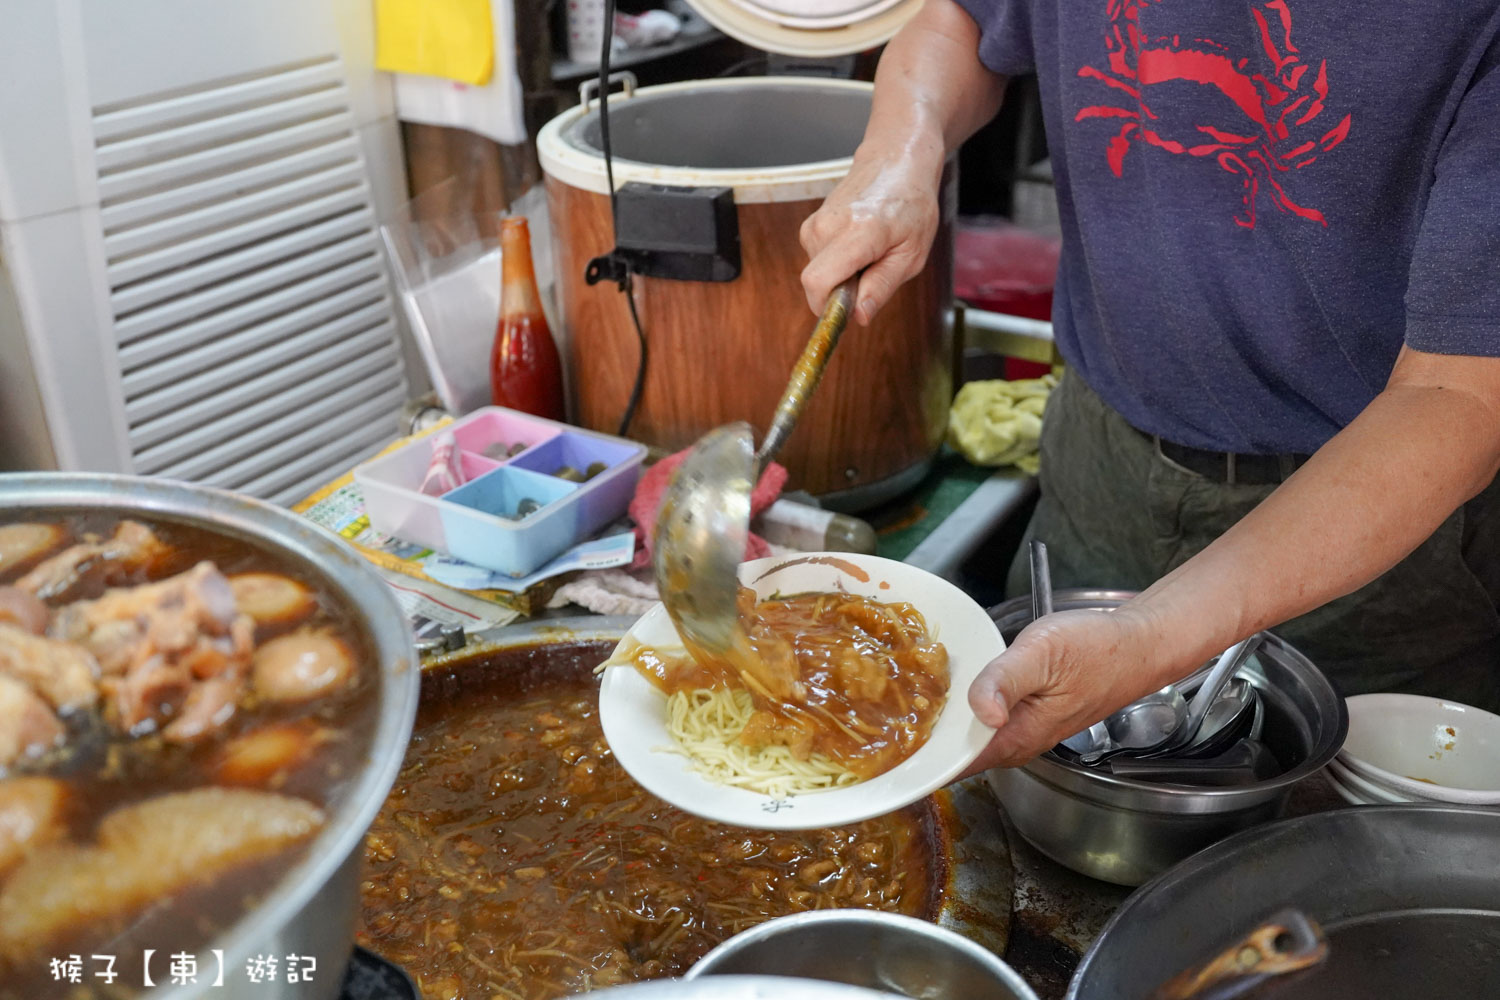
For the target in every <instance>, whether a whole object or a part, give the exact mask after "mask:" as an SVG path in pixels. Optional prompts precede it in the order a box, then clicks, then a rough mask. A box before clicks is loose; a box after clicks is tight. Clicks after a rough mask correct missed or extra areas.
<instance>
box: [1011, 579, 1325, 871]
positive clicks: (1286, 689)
mask: <svg viewBox="0 0 1500 1000" xmlns="http://www.w3.org/2000/svg"><path fill="white" fill-rule="evenodd" d="M1131 596H1133V595H1131V594H1129V593H1126V592H1123V591H1103V590H1062V591H1058V592H1057V594H1055V595H1054V598H1053V607H1054V608H1055V609H1056V610H1058V611H1065V610H1071V609H1077V608H1098V609H1110V608H1115V607H1118V606H1119V605H1121V604H1123V603H1125V601H1127V600H1129V599H1130V597H1131ZM990 616H991V617H992V618H994V619H995V624H996V625H997V626H998V627H999V629H1000V634H1001V635H1002V636H1005V638H1006V640H1007V641H1009V640H1010V639H1011V638H1013V637H1014V636H1015V635H1016V633H1017V632H1019V631H1020V630H1021V629H1022V628H1023V627H1024V626H1025V625H1026V624H1027V623H1028V622H1029V621H1030V620H1031V605H1030V599H1029V598H1027V599H1024V600H1021V601H1009V602H1007V603H1005V604H1002V605H1000V606H999V607H997V608H995V609H993V610H992V611H991V612H990ZM1240 676H1243V677H1246V678H1247V679H1249V681H1250V682H1251V683H1252V684H1253V685H1255V687H1256V689H1257V690H1258V691H1259V692H1260V695H1261V699H1262V701H1263V703H1264V704H1265V707H1266V723H1265V734H1264V736H1263V740H1264V742H1265V743H1266V744H1267V745H1268V746H1269V747H1270V748H1271V751H1272V752H1273V753H1275V754H1276V756H1277V758H1278V759H1279V760H1280V761H1281V764H1282V766H1283V767H1284V768H1285V770H1284V771H1283V773H1282V774H1280V775H1278V776H1277V777H1275V778H1271V779H1268V780H1266V781H1261V782H1257V783H1255V784H1253V785H1244V786H1240V787H1231V788H1190V787H1187V786H1181V785H1161V784H1152V783H1150V782H1146V781H1139V780H1136V779H1132V778H1122V777H1117V776H1115V775H1113V774H1110V773H1109V772H1108V771H1107V770H1105V769H1090V768H1084V767H1079V766H1075V765H1071V764H1067V763H1065V762H1063V761H1062V760H1060V759H1059V758H1057V757H1056V756H1055V755H1053V754H1051V753H1045V754H1043V755H1042V756H1040V757H1038V758H1036V759H1035V760H1033V761H1031V762H1030V763H1028V764H1026V765H1025V766H1023V767H1018V768H995V769H994V770H992V771H989V772H987V774H986V777H987V778H988V780H989V783H990V787H992V788H993V789H994V790H995V794H996V795H997V796H998V797H999V798H1000V801H1001V803H1002V804H1003V805H1004V807H1005V811H1006V813H1007V814H1008V815H1009V816H1010V818H1011V821H1012V822H1013V823H1015V825H1016V829H1017V830H1018V831H1020V833H1021V835H1022V836H1023V837H1025V838H1026V839H1027V840H1029V841H1030V842H1031V843H1032V844H1033V845H1034V846H1035V847H1036V848H1037V849H1038V850H1039V851H1041V852H1042V853H1043V854H1046V855H1047V856H1049V857H1051V858H1052V859H1053V860H1055V861H1058V862H1060V863H1061V864H1064V865H1067V866H1068V867H1069V868H1072V869H1073V870H1074V871H1078V872H1082V873H1083V874H1085V875H1090V876H1092V877H1094V878H1098V879H1103V880H1104V881H1106V882H1115V883H1118V884H1120V885H1140V884H1141V883H1142V882H1145V881H1146V880H1147V879H1149V878H1151V877H1152V876H1154V875H1156V874H1157V873H1158V872H1160V871H1163V870H1164V869H1166V868H1168V867H1170V866H1171V865H1173V864H1176V863H1177V862H1178V861H1181V860H1182V859H1183V858H1185V857H1187V856H1188V855H1190V854H1193V853H1195V852H1197V851H1199V850H1202V849H1203V848H1205V847H1207V846H1208V845H1210V844H1212V843H1215V842H1216V841H1219V840H1222V839H1223V838H1225V837H1227V836H1229V835H1230V834H1233V833H1237V832H1239V831H1240V830H1244V829H1246V828H1248V827H1252V826H1256V825H1258V824H1261V823H1265V822H1267V821H1269V820H1272V819H1275V818H1276V817H1277V816H1278V815H1280V813H1281V809H1282V806H1283V805H1284V804H1285V802H1286V799H1287V796H1288V795H1290V794H1291V790H1292V786H1294V785H1296V784H1297V783H1298V782H1300V781H1302V780H1304V779H1306V778H1308V777H1310V776H1311V775H1313V774H1315V773H1317V772H1318V771H1320V770H1321V769H1322V768H1323V766H1324V765H1326V764H1327V763H1328V762H1329V761H1330V760H1331V759H1333V756H1334V755H1335V754H1336V753H1338V750H1339V747H1341V746H1342V745H1343V743H1344V736H1345V734H1346V733H1347V732H1348V729H1349V713H1348V710H1347V709H1346V708H1345V707H1344V700H1343V699H1342V698H1340V697H1339V696H1338V693H1337V692H1336V691H1335V690H1334V689H1333V685H1332V684H1330V683H1329V682H1328V679H1327V678H1326V677H1324V676H1323V674H1322V672H1320V671H1319V670H1318V668H1317V667H1316V666H1314V665H1313V663H1312V661H1310V660H1309V659H1308V658H1307V657H1305V656H1303V655H1302V654H1301V653H1299V652H1297V650H1295V649H1293V648H1292V647H1291V646H1289V645H1287V644H1286V643H1285V642H1283V641H1282V640H1281V639H1279V638H1277V637H1276V636H1274V635H1269V634H1268V635H1267V636H1266V640H1265V644H1264V645H1263V646H1262V647H1261V649H1260V651H1259V652H1258V653H1257V654H1256V655H1255V656H1254V657H1253V658H1252V659H1251V660H1250V662H1249V663H1248V664H1247V665H1246V666H1245V667H1243V668H1241V674H1240Z"/></svg>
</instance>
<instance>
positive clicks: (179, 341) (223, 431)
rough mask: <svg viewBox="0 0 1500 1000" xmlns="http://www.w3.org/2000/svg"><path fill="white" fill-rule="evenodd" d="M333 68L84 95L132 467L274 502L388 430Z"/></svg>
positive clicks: (356, 151) (387, 400) (361, 221)
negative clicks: (88, 101)
mask: <svg viewBox="0 0 1500 1000" xmlns="http://www.w3.org/2000/svg"><path fill="white" fill-rule="evenodd" d="M341 73H342V69H341V64H340V62H339V61H338V60H337V59H336V58H332V57H330V58H328V59H323V60H318V61H315V62H310V63H304V64H299V65H296V66H289V67H284V68H281V69H278V70H275V71H271V72H266V73H261V74H257V75H255V76H253V77H245V78H237V79H233V80H222V81H218V82H215V83H212V84H209V85H207V86H203V87H197V88H194V89H192V90H190V91H180V92H174V93H171V94H164V95H157V96H154V97H152V98H149V99H145V100H140V101H133V102H131V103H130V104H128V105H114V106H107V107H100V108H96V109H94V118H93V122H94V142H95V158H96V162H97V169H98V178H99V190H100V198H101V219H102V224H103V227H104V248H105V257H106V266H107V274H108V278H109V285H110V304H111V308H112V311H113V314H114V320H115V336H116V342H117V344H118V348H119V358H120V366H121V378H122V383H123V386H124V393H125V409H126V415H127V419H128V421H129V431H130V444H131V450H132V455H133V463H134V467H135V470H136V471H137V472H140V473H143V474H149V475H161V476H169V477H172V478H177V479H187V480H192V481H196V482H202V483H208V484H211V485H215V486H222V487H226V488H228V489H234V490H240V491H243V492H246V493H249V494H252V495H255V496H260V497H264V498H266V499H268V500H272V501H274V502H277V503H291V502H295V501H296V500H298V499H300V498H301V497H303V496H305V495H306V494H307V493H309V492H311V491H312V489H314V488H315V487H316V486H318V485H319V484H321V483H322V482H324V481H325V480H327V479H328V478H330V477H331V476H333V475H335V474H337V473H338V472H339V471H341V470H342V469H345V468H348V467H349V466H351V465H353V464H354V463H355V462H357V461H358V460H360V459H361V458H363V457H365V456H367V455H369V454H371V453H372V452H373V451H374V450H376V449H377V448H379V447H380V446H381V445H382V444H383V443H385V442H386V441H388V440H389V439H390V438H391V437H392V436H393V435H394V433H395V431H396V414H397V413H398V412H399V410H400V408H401V404H402V402H403V400H404V399H405V395H406V380H405V373H404V369H403V365H402V356H401V349H400V344H399V341H398V334H397V331H396V327H395V324H394V321H393V308H392V303H391V299H390V296H389V292H388V285H387V281H386V264H385V260H384V258H383V257H382V256H381V252H380V248H379V243H378V240H377V236H376V218H375V212H374V208H373V205H372V197H371V192H370V188H369V183H368V181H367V178H366V175H365V168H364V161H363V157H362V154H361V151H360V145H359V139H358V137H357V135H356V134H355V128H354V120H353V117H352V115H351V112H350V108H349V96H348V92H347V90H346V88H345V85H344V81H343V78H342V75H341Z"/></svg>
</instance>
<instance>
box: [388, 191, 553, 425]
mask: <svg viewBox="0 0 1500 1000" xmlns="http://www.w3.org/2000/svg"><path fill="white" fill-rule="evenodd" d="M445 183H453V182H451V181H450V182H445ZM442 187H443V185H439V187H438V188H434V189H432V190H431V191H429V192H427V193H424V194H423V195H421V196H419V197H418V198H417V199H416V200H414V201H413V202H411V203H409V204H408V205H407V206H406V207H405V208H404V209H403V210H402V211H400V212H398V213H396V215H395V216H394V217H393V218H392V221H391V222H389V223H388V224H386V225H384V226H381V227H380V232H381V236H382V238H383V239H384V240H385V245H386V251H387V253H388V254H389V256H390V259H391V270H392V274H393V276H394V278H395V282H396V293H397V297H398V298H399V299H400V301H401V308H402V311H403V312H404V314H405V316H406V320H407V323H408V324H409V325H410V327H411V331H412V336H413V338H414V339H415V340H416V342H417V347H418V348H419V349H420V351H421V353H422V360H423V361H424V362H425V364H426V367H427V374H428V377H429V379H430V380H431V381H432V387H433V390H434V391H435V392H436V393H437V396H438V399H439V401H440V402H441V403H442V405H443V407H444V408H445V409H447V410H448V411H449V412H450V413H453V414H464V413H468V412H470V411H471V410H474V409H477V408H478V407H481V406H488V405H489V404H490V375H489V372H490V349H491V347H492V346H493V344H494V340H495V324H496V322H497V321H498V320H499V318H500V247H499V244H498V242H497V241H496V240H494V239H489V238H486V237H483V236H481V235H480V233H479V229H478V227H477V226H476V225H475V223H474V218H473V216H472V215H471V214H468V213H461V214H455V215H451V216H446V217H439V218H425V221H418V220H419V219H424V217H425V213H423V212H421V211H420V210H419V209H420V205H421V202H422V201H423V199H426V198H432V199H434V200H438V199H443V200H447V201H449V202H450V203H451V201H452V200H453V199H451V198H448V197H447V195H446V192H444V191H443V190H442ZM510 214H512V215H524V216H525V217H526V221H527V222H528V223H529V224H530V228H531V236H532V242H531V256H532V260H533V262H534V263H535V266H536V278H537V287H538V288H539V289H540V290H541V293H542V309H543V311H544V312H545V313H546V314H547V324H548V326H550V327H551V328H552V329H553V330H554V331H557V332H559V333H560V332H561V331H562V329H563V327H562V325H561V324H560V323H558V322H557V316H556V312H555V309H554V308H553V305H552V298H553V285H554V280H553V267H552V229H551V224H550V221H549V219H548V215H547V198H546V195H545V193H544V191H543V189H542V187H541V185H536V186H534V187H532V188H531V189H530V190H529V191H527V192H526V193H525V194H524V195H522V196H521V197H520V198H517V199H516V201H515V203H514V204H512V205H511V210H510ZM558 340H559V342H558V345H557V346H558V350H559V351H560V352H561V353H562V354H563V356H564V357H566V356H567V350H566V348H567V345H566V343H564V342H563V340H562V338H561V337H559V338H558ZM565 377H566V373H565Z"/></svg>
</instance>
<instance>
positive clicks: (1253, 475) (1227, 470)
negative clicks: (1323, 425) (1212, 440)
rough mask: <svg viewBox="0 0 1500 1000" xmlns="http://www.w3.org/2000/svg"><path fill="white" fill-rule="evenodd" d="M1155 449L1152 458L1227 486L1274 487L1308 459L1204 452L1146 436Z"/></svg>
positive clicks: (1298, 456) (1287, 456)
mask: <svg viewBox="0 0 1500 1000" xmlns="http://www.w3.org/2000/svg"><path fill="white" fill-rule="evenodd" d="M1146 437H1147V438H1148V439H1150V441H1151V442H1152V444H1154V445H1155V446H1156V457H1157V458H1160V459H1161V460H1162V461H1164V462H1166V463H1167V464H1169V465H1175V466H1176V467H1177V468H1178V469H1180V470H1182V471H1183V472H1190V473H1192V474H1193V475H1195V476H1202V477H1203V478H1204V479H1208V480H1211V481H1212V482H1215V483H1224V484H1225V485H1228V486H1235V485H1239V486H1274V485H1276V484H1278V483H1282V482H1284V481H1286V479H1287V478H1288V477H1289V476H1290V475H1291V474H1292V473H1293V472H1296V471H1297V469H1298V468H1300V467H1301V466H1302V465H1303V463H1305V462H1306V461H1307V460H1308V459H1309V458H1311V457H1312V456H1311V455H1237V454H1235V453H1234V452H1228V451H1204V450H1203V449H1202V448H1189V447H1188V446H1187V445H1181V444H1175V443H1174V442H1171V441H1165V440H1163V439H1162V438H1159V437H1157V436H1156V435H1154V434H1147V435H1146Z"/></svg>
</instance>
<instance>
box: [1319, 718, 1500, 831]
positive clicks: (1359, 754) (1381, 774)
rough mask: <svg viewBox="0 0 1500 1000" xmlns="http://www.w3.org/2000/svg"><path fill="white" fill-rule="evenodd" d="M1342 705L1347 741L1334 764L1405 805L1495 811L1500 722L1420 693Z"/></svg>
mask: <svg viewBox="0 0 1500 1000" xmlns="http://www.w3.org/2000/svg"><path fill="white" fill-rule="evenodd" d="M1347 701H1348V706H1349V735H1348V738H1347V739H1345V741H1344V747H1343V749H1342V750H1341V751H1340V752H1339V754H1338V757H1337V758H1336V759H1337V760H1338V761H1339V762H1340V763H1341V764H1343V766H1344V767H1346V768H1347V769H1348V770H1349V771H1351V772H1353V773H1354V774H1355V775H1358V776H1359V777H1361V778H1364V779H1365V780H1366V781H1368V782H1369V783H1371V784H1373V785H1376V786H1378V787H1381V788H1385V789H1389V790H1390V791H1392V792H1395V793H1398V794H1400V795H1403V796H1405V797H1407V798H1410V799H1416V800H1421V801H1431V802H1453V803H1459V804H1463V805H1474V806H1491V805H1500V716H1497V715H1492V714H1490V713H1489V712H1484V711H1480V710H1479V709H1477V708H1471V707H1470V706H1468V705H1460V704H1458V703H1457V702H1452V701H1444V700H1442V699H1440V698H1428V697H1424V696H1422V695H1411V694H1362V695H1356V696H1354V697H1352V698H1349V699H1348V700H1347Z"/></svg>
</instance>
